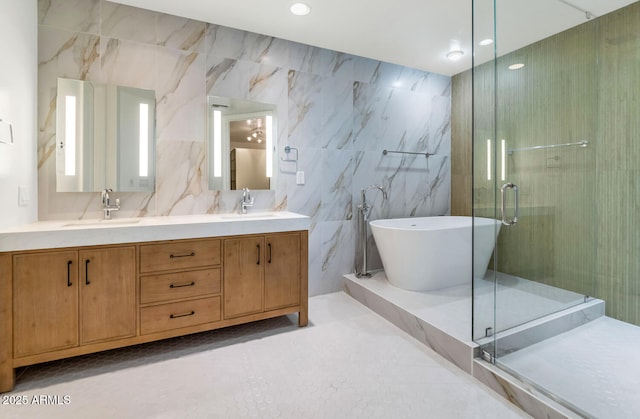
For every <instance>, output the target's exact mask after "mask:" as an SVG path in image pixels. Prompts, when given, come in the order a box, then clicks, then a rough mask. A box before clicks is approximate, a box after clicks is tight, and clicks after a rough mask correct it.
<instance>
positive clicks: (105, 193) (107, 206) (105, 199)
mask: <svg viewBox="0 0 640 419" xmlns="http://www.w3.org/2000/svg"><path fill="white" fill-rule="evenodd" d="M109 192H113V189H103V190H102V211H103V212H104V219H105V220H110V219H111V211H118V210H120V199H118V198H116V203H115V205H112V204H111V201H110V198H109Z"/></svg>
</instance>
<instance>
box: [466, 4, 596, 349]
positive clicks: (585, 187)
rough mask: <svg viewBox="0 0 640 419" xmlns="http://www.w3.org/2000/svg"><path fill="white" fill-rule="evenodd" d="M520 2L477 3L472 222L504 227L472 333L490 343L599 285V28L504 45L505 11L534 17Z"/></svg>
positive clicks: (481, 287)
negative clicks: (486, 221)
mask: <svg viewBox="0 0 640 419" xmlns="http://www.w3.org/2000/svg"><path fill="white" fill-rule="evenodd" d="M519 3H521V2H520V1H514V2H497V5H496V2H495V1H491V0H480V1H474V48H475V52H474V60H475V62H474V68H473V94H474V99H473V103H474V105H473V106H474V127H473V136H474V139H473V147H474V149H473V151H474V158H473V162H474V173H473V175H474V176H473V178H474V181H473V194H474V195H473V210H474V219H475V220H478V219H479V217H487V218H494V219H497V220H500V224H501V228H500V229H499V230H498V228H496V229H495V233H496V244H495V248H494V253H493V257H492V259H491V262H490V264H489V269H488V271H487V274H486V275H485V277H484V278H477V277H474V323H473V325H474V327H473V338H474V340H476V341H477V342H480V343H483V344H486V343H488V342H491V341H492V340H493V339H494V338H495V337H496V334H500V333H502V332H505V331H507V330H513V329H514V328H516V327H518V326H522V325H525V324H528V323H529V322H532V321H534V320H537V319H541V318H544V317H545V316H548V315H550V314H552V313H557V312H560V311H562V310H564V309H566V308H569V307H572V306H575V305H578V304H581V303H583V302H584V301H585V296H588V295H593V290H594V276H593V272H594V263H595V262H594V261H595V259H596V258H595V252H596V248H595V245H594V243H595V240H594V239H595V237H594V236H595V231H596V230H595V229H596V223H595V215H596V214H595V204H594V202H595V188H594V185H595V148H596V141H597V139H596V138H594V133H595V132H596V127H595V124H594V121H595V118H594V117H593V116H594V113H595V106H596V95H597V92H596V89H595V87H594V84H595V83H594V81H595V62H596V53H595V26H594V25H582V26H580V27H578V28H574V29H573V30H572V31H566V32H562V33H560V34H557V35H553V36H551V37H549V38H546V39H544V40H542V41H539V42H536V43H533V44H531V45H528V46H524V47H522V48H518V49H516V50H514V51H510V52H506V51H504V52H503V50H502V48H503V45H504V44H508V42H507V41H508V39H506V38H507V37H508V36H509V34H508V33H507V28H502V27H501V23H503V21H504V20H506V18H504V19H501V17H504V16H509V26H511V27H514V26H516V27H517V26H518V25H517V22H516V24H514V22H513V19H514V16H515V17H518V16H519V17H520V18H521V19H523V22H521V23H522V25H524V23H525V20H526V19H529V18H530V17H529V16H528V15H523V14H522V13H518V7H523V6H522V4H519ZM523 10H524V7H523ZM483 39H493V40H494V43H493V44H491V46H490V47H489V48H490V50H489V49H487V48H486V47H482V46H479V45H478V42H479V41H480V40H483ZM483 48H485V49H483ZM480 234H481V232H480V227H479V226H478V223H476V225H475V226H474V237H475V236H478V235H480ZM474 252H475V253H476V254H479V253H481V252H482V249H480V248H479V244H478V243H475V241H474ZM474 260H475V259H474ZM496 345H497V346H496ZM510 350H513V348H510ZM492 351H493V352H494V353H493V355H499V354H500V344H499V342H498V343H496V344H495V345H494V346H492Z"/></svg>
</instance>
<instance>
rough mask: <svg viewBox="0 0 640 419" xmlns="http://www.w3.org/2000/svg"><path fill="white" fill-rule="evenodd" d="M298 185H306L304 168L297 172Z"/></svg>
mask: <svg viewBox="0 0 640 419" xmlns="http://www.w3.org/2000/svg"><path fill="white" fill-rule="evenodd" d="M296 185H304V172H303V171H302V170H300V171H298V172H296Z"/></svg>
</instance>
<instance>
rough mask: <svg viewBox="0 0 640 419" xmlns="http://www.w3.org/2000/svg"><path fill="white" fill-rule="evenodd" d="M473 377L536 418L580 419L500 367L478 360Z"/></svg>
mask: <svg viewBox="0 0 640 419" xmlns="http://www.w3.org/2000/svg"><path fill="white" fill-rule="evenodd" d="M473 376H474V377H475V378H476V379H478V380H479V381H480V382H482V383H484V384H485V385H486V386H488V387H489V388H491V389H492V390H493V391H495V392H496V393H498V394H500V395H501V396H502V397H504V398H505V399H507V400H509V401H510V402H511V403H513V404H514V405H515V406H518V407H519V408H520V409H522V410H524V411H525V412H527V413H529V414H530V415H531V416H533V417H535V418H549V419H566V418H579V417H580V416H578V415H577V414H575V413H574V412H571V411H569V410H568V409H566V408H565V407H563V406H561V405H560V404H558V403H556V402H555V401H553V400H550V399H549V398H548V397H546V396H544V395H543V394H541V393H540V392H539V391H538V390H536V389H535V388H534V387H533V386H531V385H529V384H524V383H521V382H518V380H516V379H515V378H514V377H512V376H510V375H509V374H507V373H505V372H504V371H501V370H500V369H499V368H498V367H496V366H494V365H491V364H489V363H487V362H485V361H482V360H480V359H477V360H475V361H474V364H473Z"/></svg>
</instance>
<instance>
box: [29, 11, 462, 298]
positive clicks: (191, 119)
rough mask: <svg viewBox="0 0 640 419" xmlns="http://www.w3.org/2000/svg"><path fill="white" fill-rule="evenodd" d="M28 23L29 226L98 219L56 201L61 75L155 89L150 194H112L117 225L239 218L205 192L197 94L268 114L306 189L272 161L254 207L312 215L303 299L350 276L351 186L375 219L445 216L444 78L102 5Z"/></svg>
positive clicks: (64, 196) (86, 208)
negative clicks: (33, 169) (258, 106)
mask: <svg viewBox="0 0 640 419" xmlns="http://www.w3.org/2000/svg"><path fill="white" fill-rule="evenodd" d="M38 12H39V22H38V23H39V27H38V29H39V41H38V64H39V72H38V79H39V80H38V81H39V101H38V102H39V105H38V115H39V116H38V128H39V139H38V182H39V219H40V220H50V219H62V218H98V217H100V216H101V212H100V202H99V199H100V198H99V194H98V193H58V192H55V153H54V150H55V100H56V80H57V78H58V77H66V78H74V79H82V80H90V81H96V82H100V83H116V84H120V85H127V86H134V87H139V88H146V89H154V90H155V91H156V101H157V122H156V124H157V126H156V140H157V156H156V160H157V179H156V189H155V191H154V192H153V193H120V194H117V195H118V196H119V197H120V199H121V202H122V210H121V211H120V213H119V214H118V216H120V217H126V216H164V215H183V214H203V213H216V212H232V211H235V210H237V207H238V204H237V203H238V200H239V198H240V192H238V191H209V190H208V185H207V175H206V174H207V158H206V123H207V121H206V117H207V113H206V96H207V95H217V96H227V97H233V98H239V99H249V100H256V101H260V102H267V103H274V104H277V105H278V111H277V118H278V143H279V155H280V156H284V151H283V147H284V145H285V144H288V145H290V146H292V147H296V148H298V150H299V161H298V170H302V171H304V172H305V178H306V179H305V180H306V183H305V184H304V185H297V184H296V182H295V173H294V172H295V167H293V166H292V165H291V164H286V163H281V165H280V168H279V173H278V176H277V182H276V183H277V185H276V187H275V189H274V190H271V191H258V192H256V194H255V197H256V204H257V205H258V209H263V210H264V209H275V210H284V209H287V210H289V211H294V212H298V213H301V214H305V215H308V216H310V217H311V219H312V224H311V231H310V236H309V249H310V258H309V264H310V265H309V270H310V271H309V281H310V282H309V292H310V294H311V295H316V294H322V293H326V292H330V291H335V290H338V289H340V287H341V281H342V279H341V278H342V275H343V274H345V273H348V272H352V271H353V262H354V260H353V259H354V252H355V230H356V219H355V216H356V214H355V211H356V206H357V204H358V200H359V199H360V189H361V188H363V187H365V186H368V185H370V184H373V183H380V184H383V185H384V186H385V188H387V190H388V192H389V199H388V200H387V201H384V202H383V201H382V197H381V196H380V194H378V193H374V192H373V191H371V192H370V194H369V195H370V196H368V197H367V198H368V200H369V201H370V202H372V203H373V208H374V209H373V212H372V218H383V217H404V216H426V215H443V214H447V213H449V195H450V184H451V175H450V148H451V140H450V136H451V135H450V102H451V91H450V85H451V79H450V78H449V77H447V76H442V75H438V74H432V73H427V72H423V71H419V70H415V69H410V68H406V67H402V66H398V65H394V64H389V63H384V62H380V61H375V60H371V59H366V58H362V57H357V56H352V55H349V54H344V53H339V52H336V51H330V50H325V49H321V48H316V47H312V46H308V45H302V44H298V43H295V42H290V41H286V40H282V39H277V38H272V37H269V36H263V35H259V34H255V33H250V32H245V31H240V30H236V29H231V28H227V27H222V26H218V25H214V24H207V23H204V22H198V21H193V20H188V19H184V18H180V17H177V16H170V15H166V14H162V13H156V12H151V11H148V10H143V9H137V8H132V7H129V6H124V5H120V4H116V3H111V2H108V1H101V0H82V1H79V0H39V2H38ZM385 148H387V149H392V150H396V149H398V150H405V151H428V152H430V153H436V155H435V156H433V157H430V158H429V159H426V158H424V157H420V156H417V157H416V156H407V155H399V154H398V155H388V156H383V155H382V150H383V149H385ZM254 209H255V207H254ZM369 246H370V248H371V253H372V256H371V257H370V260H371V267H374V268H375V267H380V266H381V265H380V262H379V258H378V257H377V256H376V255H375V247H374V245H373V241H372V239H370V241H369Z"/></svg>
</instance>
